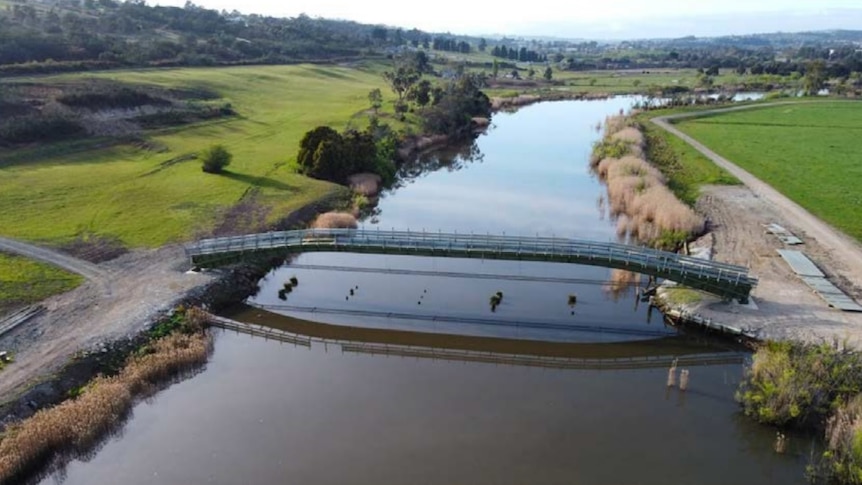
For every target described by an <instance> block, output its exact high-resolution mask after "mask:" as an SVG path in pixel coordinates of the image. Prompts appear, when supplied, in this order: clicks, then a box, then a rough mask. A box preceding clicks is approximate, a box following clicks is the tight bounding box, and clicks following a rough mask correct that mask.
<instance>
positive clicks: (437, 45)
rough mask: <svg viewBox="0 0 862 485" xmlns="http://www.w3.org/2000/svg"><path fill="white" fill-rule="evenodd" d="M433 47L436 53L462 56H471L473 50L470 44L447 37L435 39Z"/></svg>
mask: <svg viewBox="0 0 862 485" xmlns="http://www.w3.org/2000/svg"><path fill="white" fill-rule="evenodd" d="M432 46H433V47H434V50H435V51H446V52H460V53H462V54H469V53H470V51H471V50H472V47H471V46H470V43H469V42H467V41H464V40H461V41H458V40H455V39H451V38H446V37H434V41H433V44H432Z"/></svg>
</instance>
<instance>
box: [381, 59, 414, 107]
mask: <svg viewBox="0 0 862 485" xmlns="http://www.w3.org/2000/svg"><path fill="white" fill-rule="evenodd" d="M421 77H422V76H421V75H420V74H419V73H418V72H416V70H415V69H413V68H412V67H409V66H398V67H397V68H396V69H395V70H394V71H386V72H384V73H383V79H385V80H386V82H387V83H388V84H389V87H391V88H392V91H393V92H394V93H395V94H396V95H397V96H398V102H399V103H401V102H402V101H403V100H404V95H405V94H407V92H408V91H410V88H412V87H413V85H414V84H415V83H416V82H417V81H419V79H420V78H421Z"/></svg>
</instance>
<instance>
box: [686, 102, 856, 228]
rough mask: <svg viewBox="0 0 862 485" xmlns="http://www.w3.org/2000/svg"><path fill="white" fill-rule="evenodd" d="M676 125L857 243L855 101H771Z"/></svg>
mask: <svg viewBox="0 0 862 485" xmlns="http://www.w3.org/2000/svg"><path fill="white" fill-rule="evenodd" d="M678 126H679V128H680V129H681V130H682V131H684V132H686V133H688V134H689V135H691V136H693V137H695V138H697V139H698V140H700V141H702V142H703V143H704V144H706V145H707V146H709V147H710V148H712V149H713V150H715V151H716V152H718V153H719V154H721V155H722V156H724V157H726V158H727V159H729V160H731V161H733V162H734V163H736V164H738V165H739V166H740V167H742V168H744V169H746V170H747V171H749V172H751V173H752V174H753V175H755V176H756V177H758V178H760V179H761V180H763V181H764V182H766V183H768V184H770V185H772V186H773V187H775V188H776V189H777V190H778V191H780V192H781V193H783V194H784V195H786V196H787V197H789V198H790V199H792V200H794V201H795V202H796V203H798V204H799V205H801V206H803V207H805V208H806V209H808V210H809V211H811V212H812V213H813V214H815V215H817V216H818V217H820V218H821V219H823V220H825V221H827V222H829V223H830V224H832V225H834V226H835V227H837V228H839V229H841V230H842V231H844V232H845V233H847V234H849V235H850V236H852V237H855V238H856V239H857V240H860V241H862V219H860V218H859V217H858V215H859V213H860V211H862V194H860V193H859V188H860V187H862V155H860V153H859V149H858V146H859V145H858V143H859V141H858V140H859V138H860V137H862V103H858V102H853V101H844V102H841V101H827V102H823V101H820V102H812V103H808V104H797V105H785V106H773V107H768V108H763V109H756V110H751V111H742V112H738V113H728V114H722V115H717V116H710V117H706V118H698V119H690V120H684V121H681V122H680V123H679V125H678Z"/></svg>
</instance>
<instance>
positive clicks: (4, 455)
mask: <svg viewBox="0 0 862 485" xmlns="http://www.w3.org/2000/svg"><path fill="white" fill-rule="evenodd" d="M206 318H207V316H206V314H205V313H204V312H202V311H200V310H197V309H188V310H184V309H180V311H178V312H177V314H175V315H174V317H172V318H171V319H170V320H168V321H165V322H162V323H161V324H159V325H158V326H156V327H155V328H154V329H153V330H152V331H151V336H152V339H151V340H150V342H149V343H148V344H146V345H144V346H143V347H141V348H140V349H138V351H137V352H136V353H135V354H133V355H132V356H131V357H129V359H128V360H127V361H126V363H125V366H124V367H123V368H122V369H121V370H120V371H119V373H117V375H114V376H100V377H96V378H95V379H93V380H92V381H90V383H89V384H88V385H87V386H86V387H85V388H84V389H82V390H81V392H80V394H79V395H78V396H77V397H75V398H72V399H69V400H67V401H65V402H63V403H61V404H59V405H57V406H54V407H52V408H48V409H44V410H41V411H39V412H37V413H36V414H34V415H33V416H31V417H30V418H28V419H25V420H23V421H21V422H19V423H16V424H13V425H10V426H9V427H7V428H6V432H5V434H4V435H3V436H2V438H0V483H2V484H6V483H10V484H11V483H18V482H19V481H20V480H21V479H22V478H24V477H25V476H26V475H27V474H29V473H32V472H34V471H36V470H38V469H39V467H40V466H42V465H44V464H47V463H49V462H50V461H51V459H52V458H53V457H54V456H55V454H57V453H63V452H69V453H73V454H74V453H84V452H86V451H87V450H88V449H90V448H92V447H93V446H94V445H95V444H97V443H98V441H99V440H100V439H101V438H102V437H103V436H104V435H105V434H106V433H108V432H109V431H110V430H112V429H113V428H114V427H115V426H117V425H119V424H120V423H121V422H122V420H123V418H125V417H126V416H127V415H128V413H129V411H131V409H132V406H133V405H134V403H135V400H136V398H137V397H139V396H142V395H146V394H148V393H150V392H151V391H152V390H153V389H154V388H155V387H156V386H157V385H158V384H159V383H162V382H165V381H167V380H169V379H171V378H173V377H175V376H177V375H178V374H180V373H182V372H187V371H189V370H192V369H195V368H197V367H199V366H201V365H203V364H204V363H206V361H207V359H208V357H209V354H210V352H211V350H212V340H211V338H210V336H209V334H208V333H207V332H206V331H205V330H204V328H203V325H204V323H205V321H206Z"/></svg>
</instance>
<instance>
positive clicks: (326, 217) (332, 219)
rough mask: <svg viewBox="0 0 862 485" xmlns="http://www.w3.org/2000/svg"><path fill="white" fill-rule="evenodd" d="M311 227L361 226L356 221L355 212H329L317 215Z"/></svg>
mask: <svg viewBox="0 0 862 485" xmlns="http://www.w3.org/2000/svg"><path fill="white" fill-rule="evenodd" d="M311 227H312V228H313V229H356V228H357V227H359V223H357V222H356V217H355V216H354V215H353V214H349V213H347V212H327V213H325V214H321V215H319V216H317V219H315V220H314V223H312V224H311Z"/></svg>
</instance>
